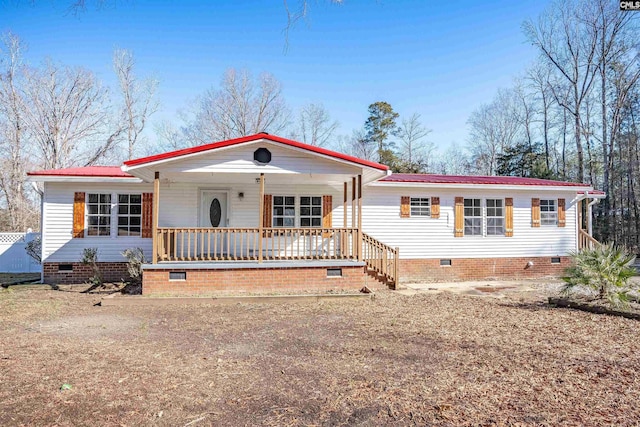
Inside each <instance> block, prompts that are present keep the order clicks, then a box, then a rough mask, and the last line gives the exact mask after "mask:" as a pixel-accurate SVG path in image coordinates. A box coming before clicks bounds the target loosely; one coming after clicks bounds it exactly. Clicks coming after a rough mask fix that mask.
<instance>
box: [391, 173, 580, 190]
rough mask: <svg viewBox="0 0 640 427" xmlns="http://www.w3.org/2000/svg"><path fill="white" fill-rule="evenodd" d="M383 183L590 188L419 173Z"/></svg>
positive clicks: (508, 178)
mask: <svg viewBox="0 0 640 427" xmlns="http://www.w3.org/2000/svg"><path fill="white" fill-rule="evenodd" d="M380 181H382V182H417V183H424V184H495V185H536V186H540V185H542V186H555V187H557V186H560V187H589V185H587V184H580V183H577V182H566V181H553V180H550V179H538V178H521V177H517V176H467V175H434V174H418V173H415V174H414V173H394V174H392V175H389V176H386V177H384V178H382V179H381V180H380Z"/></svg>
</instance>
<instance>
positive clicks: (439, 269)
mask: <svg viewBox="0 0 640 427" xmlns="http://www.w3.org/2000/svg"><path fill="white" fill-rule="evenodd" d="M551 258H552V257H522V258H452V259H451V265H450V266H441V265H440V259H401V260H400V265H399V274H400V283H412V282H414V283H415V282H446V281H460V280H481V279H526V278H540V277H560V276H562V275H563V273H564V270H565V269H566V268H567V267H568V266H569V265H570V258H569V257H560V263H559V264H552V263H551ZM529 262H532V263H533V265H531V266H528V265H527V264H528V263H529Z"/></svg>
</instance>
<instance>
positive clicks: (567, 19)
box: [523, 0, 599, 182]
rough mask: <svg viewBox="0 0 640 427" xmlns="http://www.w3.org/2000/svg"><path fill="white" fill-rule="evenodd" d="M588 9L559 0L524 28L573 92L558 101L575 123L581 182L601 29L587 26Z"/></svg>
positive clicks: (579, 178) (555, 92) (528, 36)
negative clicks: (586, 109)
mask: <svg viewBox="0 0 640 427" xmlns="http://www.w3.org/2000/svg"><path fill="white" fill-rule="evenodd" d="M584 13H585V7H584V5H582V4H579V3H577V2H576V1H575V0H566V1H564V0H563V1H559V0H556V1H555V2H554V3H552V4H551V6H550V7H549V8H548V9H547V10H546V11H545V12H544V13H543V14H542V15H541V16H540V17H539V19H538V21H537V22H533V21H531V20H530V21H527V22H525V24H524V26H523V29H524V31H525V34H526V36H527V38H528V39H529V41H530V42H531V43H533V45H534V46H536V47H537V48H538V49H539V51H540V54H541V55H542V57H543V58H544V59H545V60H546V61H548V62H549V63H550V64H551V65H552V66H553V67H554V68H555V70H556V71H558V74H559V76H560V79H561V81H564V83H566V84H567V85H568V86H569V88H570V90H571V97H570V98H569V101H570V102H565V98H564V97H562V96H560V91H558V90H556V89H557V88H558V87H559V86H561V85H553V86H552V87H553V88H554V94H555V99H556V101H557V102H558V104H559V105H561V106H562V107H563V108H565V109H566V110H567V112H569V114H571V116H572V117H573V120H574V139H575V144H576V153H577V155H578V180H579V181H581V182H582V181H583V180H584V154H583V147H582V130H581V128H580V127H581V125H582V123H583V118H582V106H583V103H584V101H585V99H586V98H587V97H588V96H589V95H590V93H591V90H592V88H593V83H594V79H595V77H596V75H597V62H596V61H595V59H596V55H597V48H598V39H599V29H597V28H594V27H592V26H588V25H584Z"/></svg>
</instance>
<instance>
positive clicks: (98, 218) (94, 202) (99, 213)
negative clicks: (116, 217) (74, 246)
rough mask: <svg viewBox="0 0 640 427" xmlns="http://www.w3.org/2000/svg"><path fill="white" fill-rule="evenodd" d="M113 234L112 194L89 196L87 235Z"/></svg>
mask: <svg viewBox="0 0 640 427" xmlns="http://www.w3.org/2000/svg"><path fill="white" fill-rule="evenodd" d="M110 235H111V194H91V193H90V194H89V195H88V196H87V236H110Z"/></svg>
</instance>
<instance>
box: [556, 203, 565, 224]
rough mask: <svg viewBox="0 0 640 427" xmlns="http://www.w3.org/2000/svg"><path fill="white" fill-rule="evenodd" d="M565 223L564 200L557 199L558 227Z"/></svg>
mask: <svg viewBox="0 0 640 427" xmlns="http://www.w3.org/2000/svg"><path fill="white" fill-rule="evenodd" d="M566 224H567V212H566V210H565V200H564V199H558V227H564V226H565V225H566Z"/></svg>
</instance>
